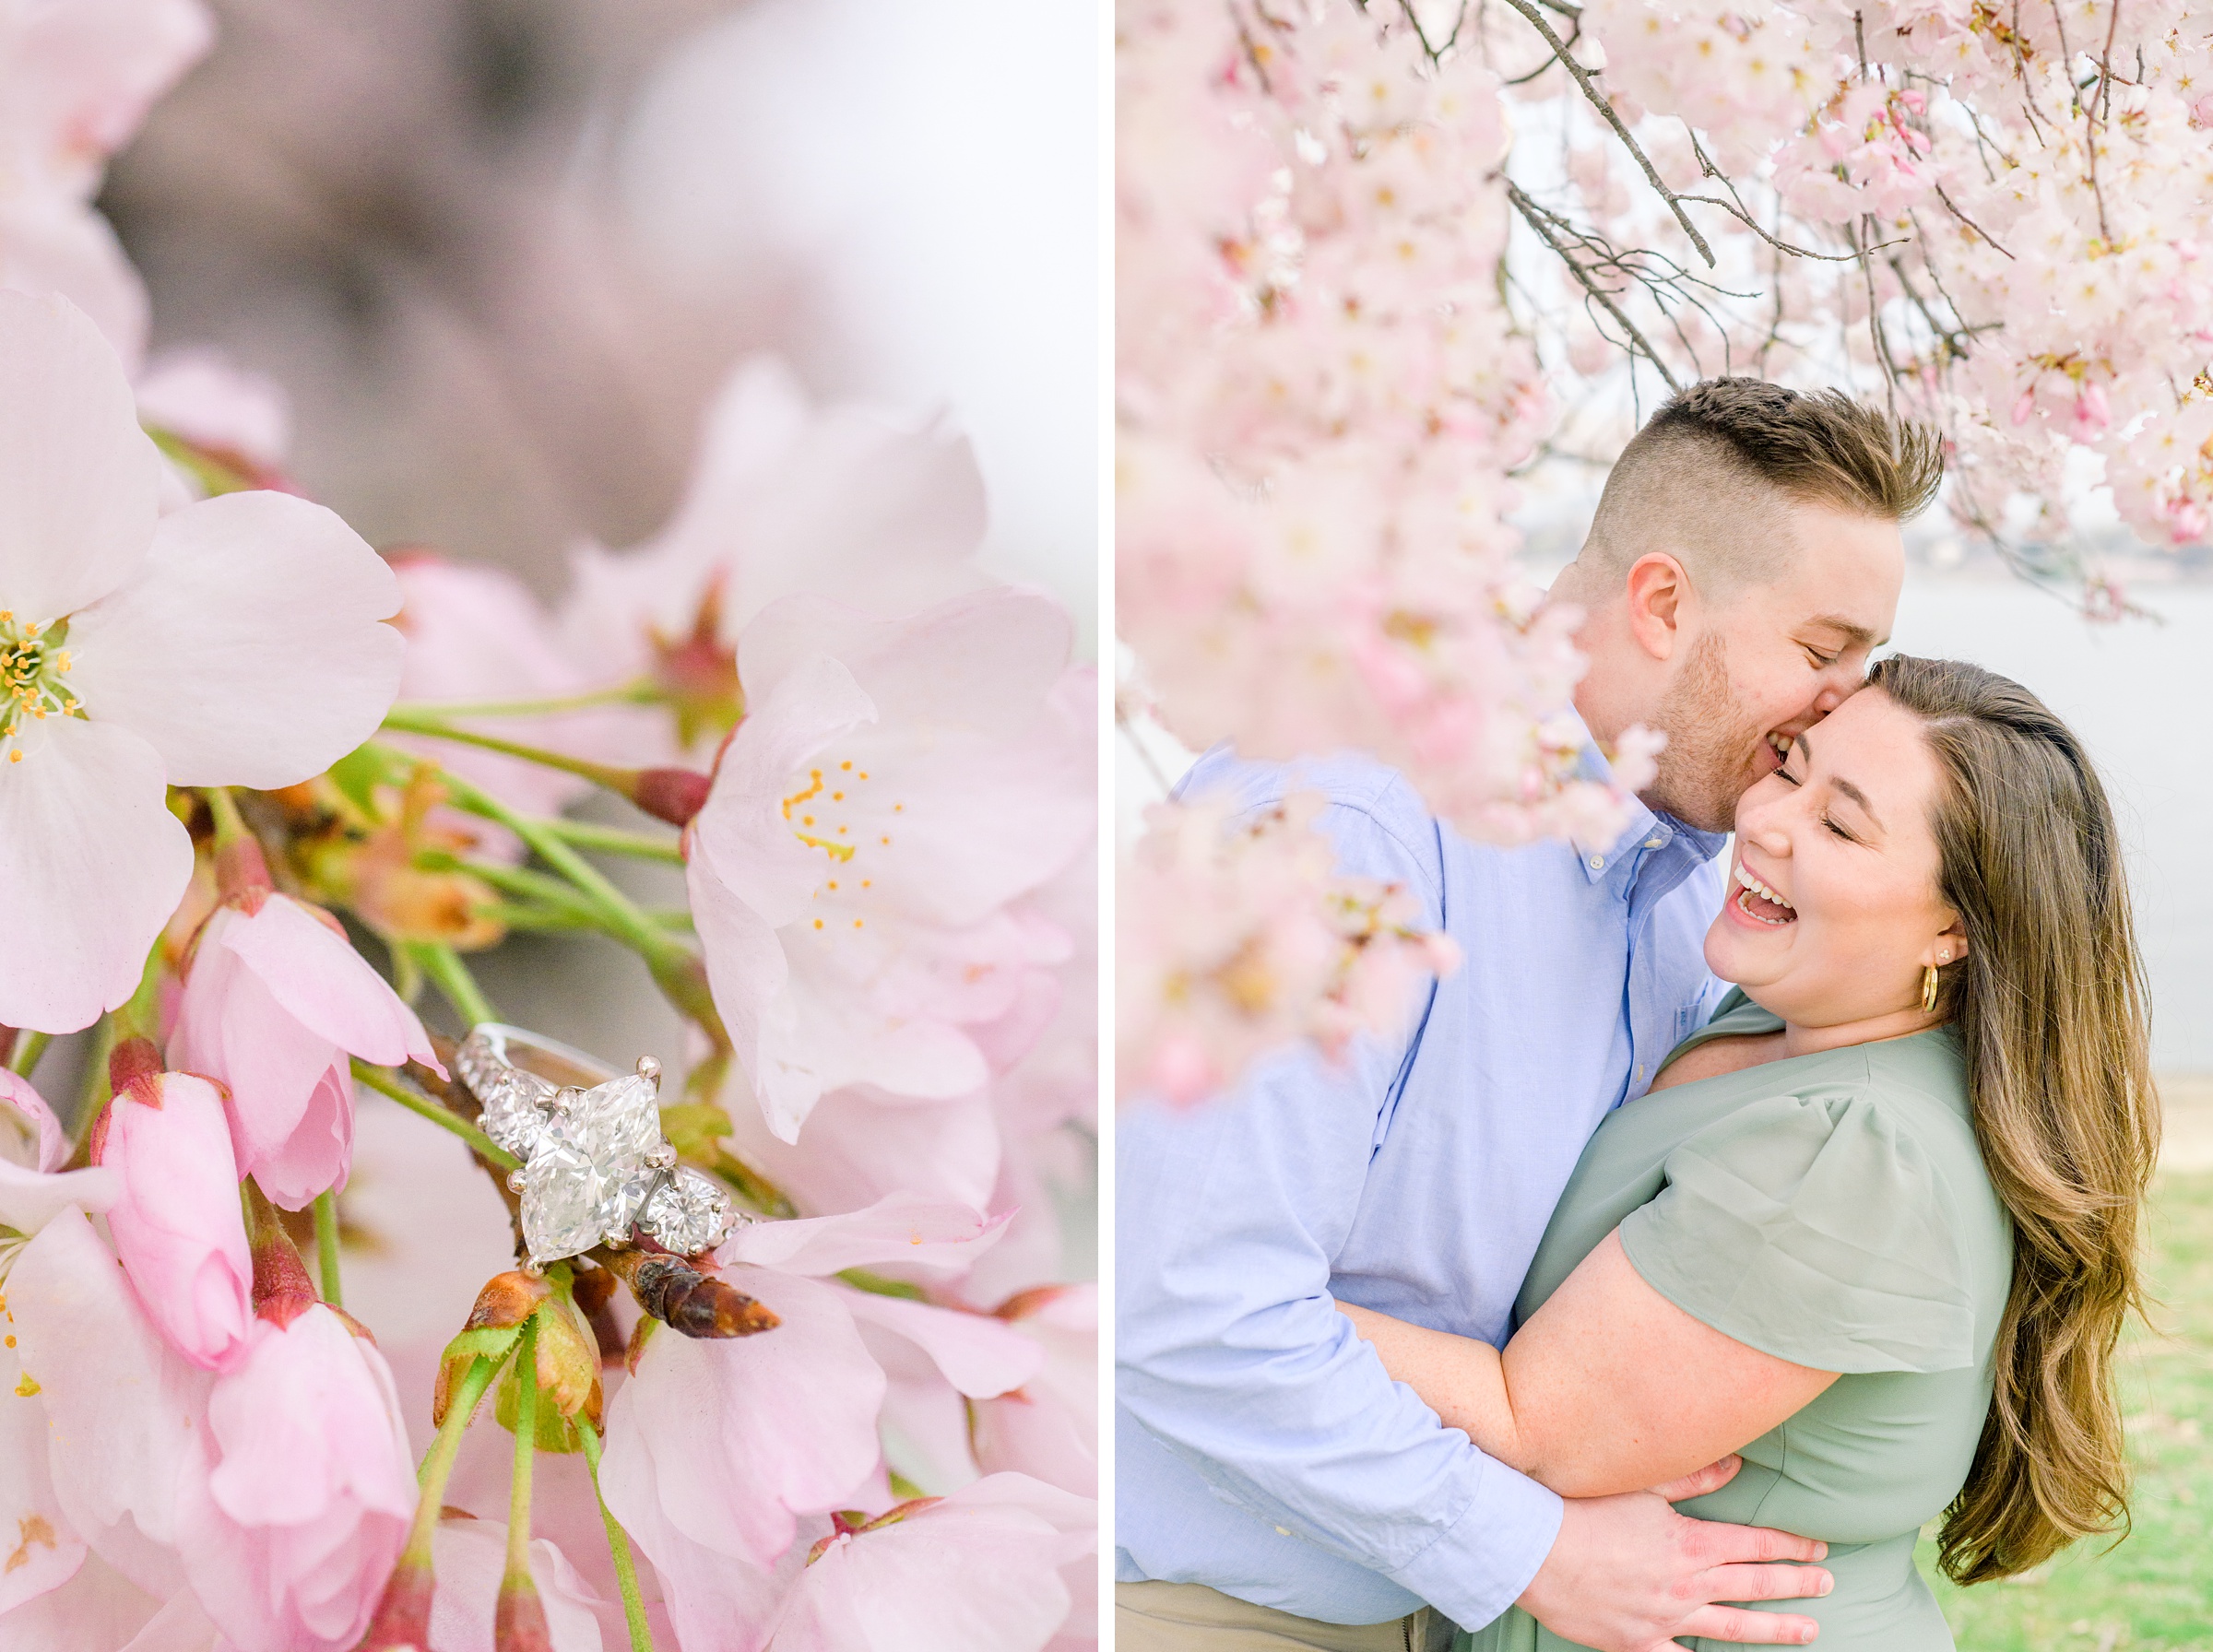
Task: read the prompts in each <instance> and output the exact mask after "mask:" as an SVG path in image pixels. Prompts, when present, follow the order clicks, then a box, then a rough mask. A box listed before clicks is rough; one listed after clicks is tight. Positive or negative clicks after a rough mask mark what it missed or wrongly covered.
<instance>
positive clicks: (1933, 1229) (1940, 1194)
mask: <svg viewBox="0 0 2213 1652" xmlns="http://www.w3.org/2000/svg"><path fill="white" fill-rule="evenodd" d="M1663 1172H1664V1174H1665V1177H1666V1186H1664V1187H1663V1189H1662V1191H1661V1193H1660V1196H1659V1197H1658V1198H1655V1199H1654V1200H1652V1201H1651V1203H1650V1204H1648V1205H1645V1206H1643V1207H1641V1208H1639V1209H1637V1210H1635V1211H1632V1212H1631V1213H1630V1214H1629V1216H1628V1217H1627V1219H1625V1220H1624V1221H1623V1222H1622V1224H1621V1242H1622V1247H1623V1249H1624V1250H1625V1251H1627V1254H1628V1258H1629V1262H1630V1264H1631V1266H1633V1267H1634V1268H1636V1269H1637V1271H1638V1273H1639V1275H1641V1276H1642V1277H1643V1279H1644V1280H1645V1282H1646V1283H1647V1284H1649V1285H1651V1287H1652V1288H1653V1289H1654V1290H1655V1291H1657V1292H1660V1294H1661V1295H1663V1296H1664V1297H1666V1298H1667V1299H1668V1300H1669V1301H1670V1302H1672V1303H1674V1304H1675V1305H1676V1306H1677V1307H1679V1308H1681V1309H1683V1310H1684V1311H1685V1312H1686V1313H1687V1314H1689V1315H1690V1316H1692V1317H1693V1318H1695V1319H1698V1320H1700V1321H1702V1322H1703V1323H1705V1324H1707V1325H1710V1326H1711V1327H1713V1328H1714V1329H1716V1330H1718V1331H1720V1332H1722V1334H1723V1335H1724V1336H1727V1337H1730V1338H1733V1339H1735V1340H1736V1341H1739V1342H1742V1343H1744V1344H1745V1345H1746V1347H1748V1348H1757V1349H1758V1350H1759V1351H1761V1352H1763V1353H1769V1354H1773V1355H1775V1356H1776V1357H1777V1358H1778V1359H1784V1360H1789V1361H1791V1362H1793V1363H1796V1364H1800V1365H1805V1366H1809V1367H1811V1368H1813V1369H1815V1370H1817V1371H1837V1372H1854V1373H1866V1372H1876V1371H1916V1372H1933V1371H1953V1370H1958V1369H1960V1368H1961V1367H1964V1366H1969V1365H1972V1364H1973V1363H1975V1360H1976V1355H1975V1347H1976V1343H1975V1312H1974V1302H1973V1297H1972V1294H1971V1292H1970V1287H1969V1280H1968V1270H1967V1261H1966V1257H1965V1253H1964V1249H1963V1246H1962V1245H1961V1241H1960V1234H1959V1211H1958V1209H1957V1207H1956V1206H1955V1204H1954V1203H1953V1201H1952V1199H1951V1198H1950V1196H1949V1194H1948V1192H1947V1189H1946V1188H1945V1186H1944V1185H1943V1183H1942V1180H1941V1178H1940V1177H1939V1176H1938V1175H1937V1174H1936V1172H1935V1168H1934V1167H1933V1166H1932V1164H1931V1163H1930V1162H1929V1159H1928V1157H1927V1155H1926V1154H1925V1153H1924V1152H1923V1150H1921V1148H1920V1146H1919V1145H1918V1144H1917V1143H1916V1142H1915V1141H1914V1139H1912V1137H1911V1135H1909V1134H1906V1133H1905V1132H1903V1131H1901V1130H1900V1129H1899V1127H1898V1125H1897V1122H1896V1121H1895V1119H1893V1118H1892V1117H1890V1116H1888V1115H1887V1114H1886V1113H1885V1111H1884V1110H1883V1108H1882V1107H1881V1106H1880V1104H1879V1103H1876V1101H1874V1100H1873V1099H1871V1098H1869V1097H1867V1096H1864V1095H1856V1094H1846V1093H1833V1092H1832V1093H1828V1094H1824V1095H1817V1096H1813V1097H1805V1096H1796V1095H1784V1096H1777V1097H1773V1098H1771V1099H1769V1100H1767V1101H1762V1102H1757V1103H1754V1104H1752V1105H1751V1106H1748V1107H1746V1108H1743V1109H1741V1110H1739V1111H1737V1112H1735V1113H1734V1114H1732V1115H1730V1116H1729V1117H1727V1118H1725V1119H1722V1120H1721V1121H1719V1122H1717V1123H1715V1124H1714V1125H1712V1126H1710V1127H1708V1128H1706V1129H1704V1130H1701V1131H1699V1132H1698V1134H1697V1135H1695V1136H1692V1137H1691V1138H1689V1139H1687V1140H1686V1141H1685V1142H1684V1143H1683V1144H1682V1145H1681V1146H1679V1147H1677V1148H1676V1149H1675V1151H1674V1152H1672V1153H1670V1154H1669V1155H1668V1157H1667V1160H1666V1162H1665V1163H1664V1165H1663Z"/></svg>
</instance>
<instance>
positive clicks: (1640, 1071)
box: [1637, 1062, 1644, 1079]
mask: <svg viewBox="0 0 2213 1652" xmlns="http://www.w3.org/2000/svg"><path fill="white" fill-rule="evenodd" d="M1637 1076H1638V1077H1639V1079H1641V1078H1643V1077H1644V1064H1643V1063H1642V1062H1639V1063H1638V1064H1637Z"/></svg>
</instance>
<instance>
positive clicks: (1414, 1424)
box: [1116, 806, 1560, 1624]
mask: <svg viewBox="0 0 2213 1652" xmlns="http://www.w3.org/2000/svg"><path fill="white" fill-rule="evenodd" d="M1322 824H1323V825H1324V826H1325V827H1326V828H1327V829H1328V830H1329V832H1330V835H1331V838H1332V840H1333V841H1334V844H1335V846H1336V849H1337V854H1338V862H1339V865H1340V867H1341V868H1342V869H1343V870H1344V871H1345V872H1347V873H1353V874H1357V875H1363V876H1367V877H1373V878H1379V879H1387V880H1390V881H1392V882H1397V883H1400V884H1402V885H1403V886H1405V887H1407V888H1409V889H1411V890H1414V891H1417V892H1420V893H1424V894H1426V896H1427V897H1428V904H1430V905H1431V907H1432V909H1433V910H1432V912H1431V914H1430V921H1432V922H1435V921H1436V916H1435V911H1434V908H1435V907H1436V905H1437V904H1438V900H1437V894H1436V890H1435V887H1434V873H1433V869H1432V868H1430V867H1425V866H1424V865H1423V863H1422V860H1421V858H1420V856H1419V855H1418V853H1417V846H1416V845H1415V844H1408V843H1406V842H1403V841H1402V840H1401V839H1400V838H1399V837H1398V836H1395V835H1394V834H1393V833H1392V832H1391V831H1389V830H1387V829H1386V828H1385V827H1384V826H1383V825H1382V824H1381V823H1379V821H1378V820H1375V819H1374V818H1373V817H1372V816H1371V815H1369V814H1368V813H1367V812H1365V811H1363V810H1362V809H1359V808H1350V807H1344V806H1338V807H1332V808H1330V809H1329V810H1327V811H1326V812H1325V814H1324V816H1323V820H1322ZM1405 1056H1406V1041H1405V1040H1404V1039H1395V1040H1382V1039H1360V1040H1357V1041H1355V1044H1354V1045H1353V1047H1352V1048H1351V1049H1350V1050H1348V1051H1347V1052H1346V1054H1345V1056H1344V1057H1343V1061H1342V1062H1341V1063H1339V1062H1332V1061H1331V1060H1330V1059H1329V1058H1328V1057H1325V1056H1321V1055H1320V1054H1319V1053H1317V1052H1315V1051H1312V1050H1298V1051H1290V1052H1284V1053H1283V1054H1281V1055H1279V1056H1274V1057H1272V1058H1270V1059H1268V1060H1265V1061H1263V1062H1262V1063H1260V1064H1259V1065H1258V1066H1257V1067H1256V1068H1255V1069H1254V1070H1253V1071H1252V1072H1251V1073H1250V1074H1249V1075H1248V1077H1247V1078H1246V1079H1245V1080H1244V1081H1243V1082H1242V1083H1241V1084H1240V1085H1239V1086H1238V1088H1237V1091H1235V1092H1233V1093H1232V1094H1230V1095H1227V1096H1225V1097H1222V1098H1219V1099H1216V1100H1213V1101H1210V1102H1207V1103H1202V1104H1201V1105H1200V1106H1198V1107H1196V1108H1193V1109H1191V1110H1189V1111H1188V1112H1185V1113H1180V1114H1171V1113H1168V1112H1166V1111H1165V1110H1161V1109H1156V1108H1136V1109H1132V1110H1130V1111H1126V1112H1125V1113H1124V1114H1122V1115H1121V1116H1120V1118H1119V1119H1118V1128H1117V1139H1118V1154H1119V1162H1120V1169H1119V1172H1118V1184H1117V1189H1118V1190H1117V1222H1116V1227H1117V1245H1118V1252H1119V1261H1118V1268H1117V1280H1118V1291H1119V1293H1120V1302H1119V1310H1118V1330H1117V1359H1118V1365H1119V1371H1118V1394H1119V1398H1121V1400H1122V1403H1123V1404H1124V1406H1125V1407H1126V1408H1127V1410H1128V1411H1129V1413H1130V1415H1131V1416H1133V1417H1135V1418H1136V1419H1137V1420H1138V1422H1140V1423H1141V1424H1142V1426H1143V1427H1144V1428H1145V1429H1146V1431H1147V1432H1148V1433H1149V1434H1152V1435H1154V1437H1155V1438H1156V1439H1157V1440H1159V1441H1160V1442H1161V1444H1162V1445H1165V1446H1166V1448H1167V1449H1169V1450H1170V1451H1172V1452H1174V1453H1175V1454H1176V1455H1177V1456H1178V1457H1181V1458H1182V1459H1183V1460H1184V1461H1185V1462H1186V1463H1187V1464H1188V1465H1189V1467H1190V1468H1191V1469H1193V1470H1194V1471H1196V1472H1197V1473H1198V1474H1199V1475H1200V1476H1201V1477H1202V1478H1203V1479H1205V1480H1206V1481H1207V1482H1208V1483H1209V1484H1210V1485H1211V1486H1212V1487H1213V1489H1214V1490H1215V1492H1216V1493H1218V1494H1219V1495H1221V1496H1223V1497H1224V1498H1225V1500H1226V1501H1228V1502H1230V1503H1231V1504H1235V1505H1237V1506H1239V1507H1243V1508H1245V1509H1248V1510H1249V1511H1251V1512H1252V1513H1253V1514H1254V1515H1255V1516H1257V1517H1259V1518H1260V1519H1262V1520H1264V1521H1266V1522H1267V1523H1268V1524H1269V1525H1271V1526H1274V1527H1278V1528H1283V1529H1284V1530H1286V1531H1288V1532H1290V1533H1293V1534H1295V1535H1296V1536H1297V1537H1298V1538H1300V1539H1302V1540H1306V1541H1308V1542H1311V1543H1315V1544H1318V1545H1320V1546H1321V1547H1323V1548H1326V1549H1329V1550H1331V1551H1333V1552H1336V1553H1338V1554H1341V1555H1343V1556H1345V1557H1346V1558H1349V1559H1351V1560H1353V1561H1354V1562H1355V1563H1358V1564H1360V1565H1362V1566H1365V1567H1367V1568H1368V1569H1369V1570H1372V1571H1375V1572H1379V1573H1381V1574H1383V1575H1386V1576H1388V1577H1391V1579H1393V1580H1394V1581H1396V1582H1398V1583H1399V1584H1401V1585H1402V1587H1405V1588H1406V1589H1407V1590H1408V1591H1409V1592H1410V1593H1412V1594H1414V1595H1415V1596H1417V1597H1419V1598H1420V1599H1426V1600H1429V1601H1432V1602H1434V1603H1435V1604H1436V1605H1437V1606H1438V1608H1439V1609H1441V1610H1442V1611H1445V1612H1446V1613H1447V1614H1448V1615H1450V1616H1451V1617H1453V1618H1454V1619H1455V1620H1456V1621H1458V1622H1464V1623H1472V1624H1479V1623H1485V1622H1489V1621H1490V1620H1491V1619H1493V1618H1495V1617H1497V1615H1498V1614H1499V1613H1500V1612H1502V1611H1505V1610H1506V1609H1507V1607H1509V1606H1510V1605H1511V1604H1512V1603H1513V1601H1514V1599H1515V1598H1516V1596H1518V1595H1519V1594H1521V1591H1522V1590H1523V1589H1524V1588H1525V1587H1527V1585H1528V1583H1529V1581H1530V1579H1531V1577H1532V1576H1533V1575H1534V1574H1535V1573H1536V1571H1537V1569H1538V1566H1539V1564H1540V1563H1542V1562H1543V1560H1544V1556H1545V1554H1546V1552H1548V1551H1549V1549H1550V1547H1551V1544H1552V1540H1553V1538H1554V1535H1555V1533H1556V1529H1557V1528H1558V1524H1559V1519H1560V1513H1559V1500H1558V1499H1557V1498H1556V1496H1554V1495H1553V1494H1552V1493H1549V1492H1546V1491H1544V1489H1543V1488H1542V1487H1540V1486H1537V1485H1535V1484H1534V1483H1533V1482H1532V1481H1528V1480H1527V1479H1525V1478H1523V1477H1522V1476H1521V1475H1519V1474H1516V1473H1514V1472H1513V1471H1512V1470H1510V1469H1507V1468H1505V1467H1504V1466H1502V1465H1500V1464H1498V1463H1496V1462H1494V1461H1492V1460H1491V1459H1490V1458H1488V1457H1485V1456H1484V1455H1483V1454H1482V1453H1480V1452H1478V1451H1476V1450H1474V1449H1473V1447H1471V1446H1470V1445H1468V1443H1467V1441H1466V1439H1465V1437H1464V1436H1462V1435H1461V1434H1453V1433H1450V1432H1448V1431H1447V1430H1445V1429H1443V1428H1441V1427H1440V1426H1438V1422H1437V1419H1436V1417H1435V1415H1434V1414H1433V1413H1432V1412H1431V1411H1430V1410H1429V1409H1428V1408H1427V1407H1426V1406H1425V1405H1424V1404H1423V1403H1422V1402H1421V1400H1420V1399H1419V1398H1418V1397H1416V1396H1415V1395H1414V1394H1413V1393H1412V1392H1411V1391H1409V1390H1407V1389H1406V1388H1403V1387H1402V1386H1397V1385H1394V1384H1393V1383H1392V1382H1391V1378H1390V1376H1389V1375H1387V1374H1386V1373H1385V1372H1384V1370H1383V1368H1382V1365H1381V1363H1379V1361H1378V1360H1377V1359H1376V1358H1375V1356H1374V1354H1373V1353H1372V1352H1371V1351H1369V1350H1368V1349H1367V1347H1366V1346H1365V1345H1364V1344H1362V1343H1361V1342H1360V1340H1359V1339H1357V1338H1356V1337H1355V1336H1354V1335H1352V1333H1351V1329H1350V1327H1348V1326H1347V1325H1346V1324H1345V1322H1344V1321H1343V1318H1341V1317H1340V1316H1338V1314H1337V1312H1336V1309H1335V1304H1334V1303H1333V1302H1332V1300H1331V1296H1330V1290H1329V1287H1330V1274H1331V1259H1332V1258H1333V1257H1335V1256H1336V1254H1337V1253H1338V1251H1339V1249H1340V1248H1341V1247H1342V1245H1343V1243H1344V1240H1345V1236H1346V1233H1347V1232H1348V1231H1349V1229H1350V1228H1351V1226H1352V1223H1353V1221H1354V1218H1355V1214H1356V1213H1357V1211H1358V1209H1359V1206H1360V1199H1361V1194H1362V1190H1363V1188H1364V1186H1365V1185H1366V1182H1367V1168H1368V1163H1369V1161H1370V1159H1371V1157H1372V1155H1373V1153H1374V1150H1375V1149H1376V1147H1377V1145H1378V1143H1379V1139H1380V1136H1381V1133H1382V1129H1383V1127H1384V1123H1383V1121H1384V1110H1385V1107H1386V1104H1387V1103H1388V1101H1389V1099H1390V1097H1391V1093H1392V1091H1393V1089H1394V1087H1395V1084H1396V1081H1397V1080H1398V1078H1399V1073H1400V1068H1401V1067H1402V1064H1403V1061H1404V1059H1405ZM1412 1214H1414V1213H1410V1216H1411V1215H1412ZM1408 1242H1409V1243H1410V1244H1413V1243H1418V1241H1417V1240H1416V1239H1415V1238H1414V1230H1413V1228H1412V1227H1411V1226H1410V1229H1409V1241H1408Z"/></svg>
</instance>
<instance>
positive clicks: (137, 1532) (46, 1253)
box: [7, 1210, 211, 1600]
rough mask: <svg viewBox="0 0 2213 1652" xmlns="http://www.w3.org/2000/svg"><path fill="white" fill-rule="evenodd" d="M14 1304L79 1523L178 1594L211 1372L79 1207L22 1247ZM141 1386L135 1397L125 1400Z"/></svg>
mask: <svg viewBox="0 0 2213 1652" xmlns="http://www.w3.org/2000/svg"><path fill="white" fill-rule="evenodd" d="M7 1306H8V1312H9V1315H10V1316H12V1318H13V1320H14V1325H15V1332H16V1337H17V1342H18V1354H19V1355H20V1357H21V1359H22V1362H23V1370H24V1374H25V1375H27V1376H28V1377H30V1379H31V1380H32V1381H34V1382H36V1383H37V1384H38V1386H39V1391H40V1393H41V1397H42V1398H43V1399H44V1402H45V1407H46V1418H47V1424H48V1429H49V1433H48V1442H49V1451H50V1455H51V1459H52V1463H53V1487H54V1492H55V1495H56V1496H57V1498H58V1499H59V1501H60V1503H61V1505H62V1509H63V1512H64V1513H65V1514H66V1515H67V1516H68V1517H69V1524H70V1525H71V1526H72V1527H73V1528H75V1529H76V1530H77V1532H78V1533H79V1534H80V1535H81V1536H82V1537H83V1538H84V1540H85V1541H86V1542H87V1543H88V1544H89V1546H90V1547H91V1549H92V1551H93V1552H95V1553H96V1554H98V1555H100V1556H101V1559H103V1560H105V1561H106V1562H107V1563H109V1564H111V1565H112V1566H114V1567H115V1568H116V1569H117V1570H118V1571H120V1572H122V1573H123V1574H124V1576H126V1577H128V1578H129V1579H130V1580H131V1581H132V1582H133V1583H135V1584H136V1585H137V1586H138V1587H140V1588H142V1589H144V1590H146V1591H147V1592H148V1593H149V1594H151V1595H153V1596H155V1597H156V1598H157V1599H163V1600H166V1599H169V1598H170V1596H171V1595H172V1594H174V1593H175V1592H176V1591H177V1589H178V1588H179V1587H181V1586H182V1585H183V1581H184V1575H183V1567H182V1565H181V1563H179V1560H178V1558H177V1554H176V1549H175V1545H176V1543H177V1541H178V1540H179V1537H180V1536H181V1535H182V1534H181V1529H180V1520H179V1504H178V1495H179V1489H180V1487H182V1486H183V1485H184V1484H185V1482H186V1478H187V1476H194V1477H197V1476H200V1475H204V1474H205V1473H206V1468H205V1458H204V1457H203V1454H202V1440H201V1435H202V1432H203V1431H202V1429H201V1427H200V1420H201V1419H202V1417H203V1416H204V1414H205V1411H206V1409H207V1388H208V1384H209V1382H210V1381H211V1379H210V1377H209V1376H208V1374H207V1372H205V1371H201V1370H198V1369H196V1368H195V1367H194V1366H192V1365H191V1364H189V1363H186V1362H185V1360H184V1359H183V1356H182V1355H181V1354H179V1353H177V1352H176V1351H174V1350H172V1349H171V1348H170V1347H169V1346H168V1344H167V1343H166V1342H164V1341H163V1340H162V1339H161V1336H160V1332H159V1331H157V1330H156V1329H155V1328H154V1326H153V1324H152V1323H151V1322H150V1321H149V1320H148V1318H147V1317H146V1315H145V1312H144V1310H142V1309H141V1308H140V1307H139V1305H138V1299H137V1297H136V1294H135V1293H134V1292H133V1291H132V1290H131V1286H130V1282H129V1280H127V1279H125V1278H124V1271H123V1268H122V1265H121V1264H120V1263H118V1262H117V1261H116V1260H115V1257H114V1256H113V1255H112V1253H111V1252H110V1251H109V1250H108V1248H107V1246H106V1245H102V1244H101V1241H100V1239H99V1237H98V1236H97V1235H96V1234H95V1233H93V1232H92V1228H91V1225H90V1223H89V1222H88V1221H86V1220H85V1219H84V1217H83V1216H81V1215H79V1214H78V1213H77V1212H76V1211H74V1210H65V1211H63V1212H62V1213H61V1214H60V1215H58V1216H56V1217H55V1218H54V1219H53V1221H49V1222H48V1223H47V1224H46V1225H45V1227H43V1228H42V1229H41V1230H40V1231H39V1233H37V1234H36V1235H35V1236H34V1237H33V1238H32V1239H31V1241H30V1244H28V1245H25V1246H24V1247H23V1249H22V1250H21V1252H20V1253H18V1256H17V1257H16V1261H15V1266H14V1267H13V1268H11V1269H10V1270H9V1273H8V1286H7ZM119 1394H129V1395H131V1396H132V1397H133V1402H132V1403H131V1404H128V1405H118V1404H116V1403H115V1397H116V1396H117V1395H119Z"/></svg>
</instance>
